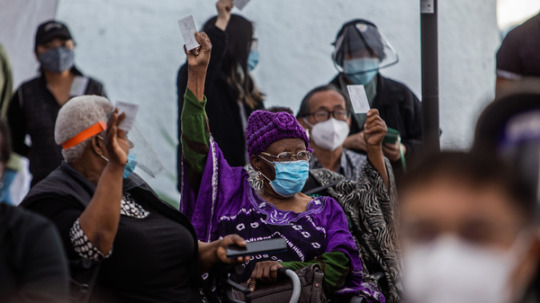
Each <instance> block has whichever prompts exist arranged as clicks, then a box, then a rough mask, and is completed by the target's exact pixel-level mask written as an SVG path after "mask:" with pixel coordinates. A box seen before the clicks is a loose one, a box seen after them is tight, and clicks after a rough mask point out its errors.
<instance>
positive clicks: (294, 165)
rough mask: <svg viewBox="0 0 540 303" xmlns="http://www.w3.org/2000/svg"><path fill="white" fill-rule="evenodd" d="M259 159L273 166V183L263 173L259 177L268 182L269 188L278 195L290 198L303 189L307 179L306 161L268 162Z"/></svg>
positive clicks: (307, 167)
mask: <svg viewBox="0 0 540 303" xmlns="http://www.w3.org/2000/svg"><path fill="white" fill-rule="evenodd" d="M261 158H262V159H263V160H265V161H266V162H268V163H272V164H273V165H274V169H275V170H276V178H275V179H274V180H273V181H270V179H268V177H266V176H265V175H264V174H263V173H261V175H262V176H263V177H264V178H266V180H268V182H270V186H271V187H272V189H273V190H274V191H275V192H276V193H277V194H278V195H280V196H283V197H292V196H293V195H294V194H296V193H299V192H300V191H301V190H302V188H304V185H305V184H306V180H307V178H308V177H309V162H308V161H305V160H298V161H288V162H270V161H268V160H266V159H265V158H263V157H261Z"/></svg>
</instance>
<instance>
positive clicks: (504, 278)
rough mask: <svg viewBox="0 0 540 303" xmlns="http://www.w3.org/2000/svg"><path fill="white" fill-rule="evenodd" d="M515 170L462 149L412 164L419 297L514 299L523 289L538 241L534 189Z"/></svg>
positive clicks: (406, 209) (408, 252)
mask: <svg viewBox="0 0 540 303" xmlns="http://www.w3.org/2000/svg"><path fill="white" fill-rule="evenodd" d="M515 176H516V174H515V172H514V171H513V170H512V169H511V168H510V167H509V166H507V165H506V164H505V163H504V162H503V161H502V160H500V159H499V158H496V157H494V156H490V155H489V154H468V153H462V152H443V153H441V154H437V155H433V156H428V157H426V158H425V159H423V161H422V162H421V163H420V164H418V165H417V166H416V167H413V168H412V169H410V170H409V172H408V173H407V175H406V176H405V177H404V179H403V182H402V183H401V188H400V210H401V231H402V234H401V240H402V245H403V256H404V262H405V263H404V276H403V282H404V286H405V293H406V294H407V295H408V296H409V300H410V301H411V302H420V303H421V302H508V301H506V300H507V299H509V298H508V297H507V296H508V295H515V294H516V293H518V292H519V291H520V290H522V288H523V287H524V286H525V285H526V283H527V281H528V279H530V276H531V272H530V269H531V267H532V268H534V267H535V266H534V264H535V263H536V262H537V260H536V257H535V249H536V247H537V244H538V243H537V240H536V238H535V237H534V219H533V218H534V215H533V213H534V207H535V201H534V196H533V195H532V194H531V192H530V191H528V190H527V188H526V187H525V186H524V184H522V183H521V182H519V180H518V179H517V178H515ZM531 265H532V266H531Z"/></svg>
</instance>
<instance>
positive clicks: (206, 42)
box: [184, 32, 212, 74]
mask: <svg viewBox="0 0 540 303" xmlns="http://www.w3.org/2000/svg"><path fill="white" fill-rule="evenodd" d="M195 39H196V40H197V42H199V44H200V46H199V47H197V48H194V49H192V50H190V51H188V50H187V49H186V46H185V45H184V51H185V52H186V56H187V62H188V68H189V70H190V71H193V72H202V73H205V74H206V69H207V68H208V64H209V63H210V55H211V53H212V43H211V42H210V38H208V35H207V34H205V33H204V32H201V33H198V32H197V33H195Z"/></svg>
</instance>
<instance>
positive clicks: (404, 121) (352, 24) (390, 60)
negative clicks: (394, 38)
mask: <svg viewBox="0 0 540 303" xmlns="http://www.w3.org/2000/svg"><path fill="white" fill-rule="evenodd" d="M333 45H334V47H335V50H334V53H333V54H332V59H333V61H334V65H335V67H336V68H337V70H338V71H339V74H338V75H337V76H336V77H335V78H334V79H333V80H332V81H331V82H330V84H333V85H335V86H336V87H338V88H339V89H340V90H341V91H342V92H343V93H344V94H345V95H346V96H348V92H347V85H364V88H365V91H366V95H367V98H368V101H369V103H370V106H371V108H374V109H377V110H378V111H379V114H380V116H381V118H382V119H383V120H384V121H385V122H386V125H387V126H388V127H389V128H392V129H395V130H397V131H398V132H399V136H400V141H397V142H396V143H386V144H384V145H383V151H384V155H385V156H386V157H387V158H388V159H389V160H390V161H391V162H392V165H393V167H394V170H396V171H397V172H399V171H401V165H402V164H401V162H402V161H401V157H402V155H403V156H407V158H410V156H411V155H413V154H414V153H415V151H416V150H417V149H418V148H419V145H420V143H421V141H420V140H421V137H422V120H421V119H422V112H421V111H422V108H421V103H420V101H419V100H418V98H417V97H416V96H415V95H414V93H413V92H412V91H411V90H410V89H409V88H408V87H407V86H405V85H404V84H403V83H400V82H397V81H395V80H392V79H389V78H386V77H384V76H382V75H381V74H380V72H379V70H380V69H382V68H385V67H388V66H391V65H394V64H396V63H397V62H398V56H397V53H396V52H395V51H394V49H393V48H392V46H391V45H390V44H389V43H388V41H387V40H386V39H385V38H384V37H383V35H382V34H381V33H380V32H379V30H378V28H377V26H376V25H375V24H373V23H371V22H369V21H367V20H362V19H355V20H352V21H349V22H347V23H345V24H344V25H343V26H342V28H341V29H340V31H339V32H338V34H337V37H336V40H335V42H334V43H333ZM347 109H348V110H349V111H352V105H351V102H350V100H349V99H348V98H347ZM359 119H361V118H360V117H356V116H353V119H352V120H353V121H352V123H351V131H350V135H349V137H347V139H346V140H345V142H344V147H346V148H348V149H352V150H357V151H363V152H366V151H367V146H366V144H365V140H364V139H363V137H364V132H363V126H364V121H359Z"/></svg>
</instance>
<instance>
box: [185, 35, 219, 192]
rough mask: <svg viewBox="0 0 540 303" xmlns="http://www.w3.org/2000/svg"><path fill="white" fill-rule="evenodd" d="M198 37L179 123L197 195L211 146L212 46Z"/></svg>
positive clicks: (189, 57)
mask: <svg viewBox="0 0 540 303" xmlns="http://www.w3.org/2000/svg"><path fill="white" fill-rule="evenodd" d="M195 38H196V39H197V41H198V42H199V44H200V45H201V46H200V47H198V48H196V49H193V50H191V51H187V50H186V55H187V64H188V80H187V89H186V92H185V95H184V104H183V108H182V114H181V118H180V120H181V123H182V125H181V130H182V135H181V142H182V150H183V156H184V160H185V163H186V164H187V166H188V174H189V181H190V182H191V186H192V188H193V189H194V191H195V192H197V191H198V187H199V183H200V179H201V176H202V172H203V169H204V165H205V163H206V157H207V155H208V146H209V144H210V130H209V126H208V119H207V117H206V113H205V109H204V108H205V105H206V98H205V96H204V85H205V78H206V71H207V69H208V64H209V62H210V57H211V52H212V44H211V43H210V39H209V38H208V36H207V35H206V34H205V33H196V34H195Z"/></svg>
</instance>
